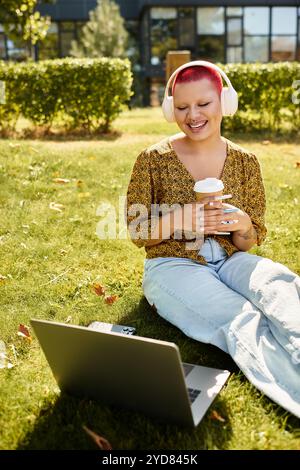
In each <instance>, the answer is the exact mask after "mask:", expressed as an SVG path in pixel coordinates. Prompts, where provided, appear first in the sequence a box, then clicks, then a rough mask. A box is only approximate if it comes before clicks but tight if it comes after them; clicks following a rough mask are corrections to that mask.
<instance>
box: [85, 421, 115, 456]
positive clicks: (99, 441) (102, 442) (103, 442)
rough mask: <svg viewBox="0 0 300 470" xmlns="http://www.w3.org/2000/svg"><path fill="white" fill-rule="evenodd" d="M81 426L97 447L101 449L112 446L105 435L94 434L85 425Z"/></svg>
mask: <svg viewBox="0 0 300 470" xmlns="http://www.w3.org/2000/svg"><path fill="white" fill-rule="evenodd" d="M82 428H83V429H84V430H85V432H86V433H87V434H88V435H89V436H90V437H91V438H92V440H93V441H94V442H95V444H96V445H97V446H98V447H99V449H101V450H112V446H111V444H110V442H108V440H107V439H105V437H102V436H99V435H98V434H96V433H95V432H94V431H92V430H91V429H89V428H88V427H86V426H82Z"/></svg>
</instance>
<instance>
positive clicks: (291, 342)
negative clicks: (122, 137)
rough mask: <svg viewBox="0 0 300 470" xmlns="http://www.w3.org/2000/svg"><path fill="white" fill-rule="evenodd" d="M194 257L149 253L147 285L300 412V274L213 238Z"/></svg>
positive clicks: (192, 332)
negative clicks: (197, 258) (201, 258)
mask: <svg viewBox="0 0 300 470" xmlns="http://www.w3.org/2000/svg"><path fill="white" fill-rule="evenodd" d="M199 253H201V254H202V255H203V256H204V257H205V259H206V260H207V262H208V265H207V266H206V265H202V264H199V263H197V262H195V261H193V260H191V259H189V258H175V257H168V258H162V257H159V258H153V259H145V262H144V277H143V291H144V294H145V297H146V299H147V300H148V302H149V303H150V305H152V306H153V305H154V306H155V307H156V310H157V312H158V314H159V315H160V316H161V317H163V318H164V319H165V320H167V321H168V322H170V323H172V324H173V325H175V326H176V327H178V328H179V329H180V330H181V331H183V333H185V334H186V335H187V336H189V337H190V338H193V339H196V340H198V341H201V342H203V343H211V344H213V345H215V346H217V347H219V348H220V349H222V350H223V351H225V352H226V353H228V354H230V355H231V357H232V358H233V360H234V361H235V362H236V364H237V365H238V366H239V368H240V369H241V370H242V371H243V373H244V374H245V376H246V377H247V378H248V379H249V380H250V382H252V383H253V384H254V385H255V386H256V387H257V388H258V389H259V390H261V391H262V392H263V393H264V394H265V395H267V396H268V397H270V398H271V399H272V400H274V401H275V402H276V403H278V404H279V405H281V406H282V407H284V408H285V409H287V410H288V411H290V412H291V413H293V414H295V415H296V416H298V417H300V300H299V297H300V278H299V276H298V275H297V274H295V273H293V272H292V271H290V270H289V269H288V268H287V267H286V266H284V265H282V264H280V263H276V262H274V261H272V260H270V259H268V258H263V257H261V256H256V255H253V254H250V253H247V252H244V251H239V252H236V253H234V254H233V255H232V256H230V257H228V256H227V254H226V252H225V250H224V249H223V248H222V247H221V246H220V245H219V243H218V242H217V241H216V240H214V239H213V238H210V237H208V238H207V239H206V240H205V243H204V244H203V245H202V248H201V249H200V250H199Z"/></svg>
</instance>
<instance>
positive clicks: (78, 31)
mask: <svg viewBox="0 0 300 470" xmlns="http://www.w3.org/2000/svg"><path fill="white" fill-rule="evenodd" d="M85 24H86V23H85V22H84V21H76V23H75V29H76V39H80V38H81V36H82V28H83V27H84V25H85Z"/></svg>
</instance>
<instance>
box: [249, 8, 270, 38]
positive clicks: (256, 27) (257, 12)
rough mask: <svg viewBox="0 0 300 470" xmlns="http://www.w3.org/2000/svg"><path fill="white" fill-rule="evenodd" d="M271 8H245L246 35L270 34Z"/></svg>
mask: <svg viewBox="0 0 300 470" xmlns="http://www.w3.org/2000/svg"><path fill="white" fill-rule="evenodd" d="M269 16H270V15H269V8H268V7H245V8H244V32H245V34H253V36H254V35H256V34H269V24H270V22H269V21H270V19H269Z"/></svg>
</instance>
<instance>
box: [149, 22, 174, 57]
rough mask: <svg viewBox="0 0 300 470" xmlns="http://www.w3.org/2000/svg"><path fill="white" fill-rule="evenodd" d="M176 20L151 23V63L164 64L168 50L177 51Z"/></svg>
mask: <svg viewBox="0 0 300 470" xmlns="http://www.w3.org/2000/svg"><path fill="white" fill-rule="evenodd" d="M176 30H177V20H176V19H173V20H172V19H171V20H162V19H161V20H153V19H152V21H151V63H152V65H158V64H160V63H164V62H165V60H166V55H167V52H168V51H169V50H176V49H177V38H176V36H177V32H176Z"/></svg>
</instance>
